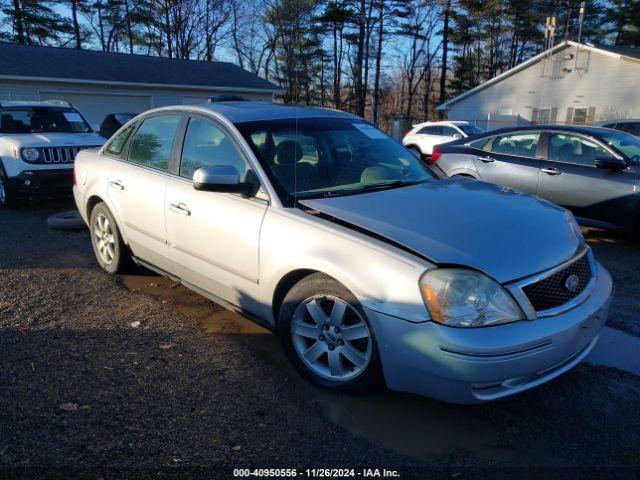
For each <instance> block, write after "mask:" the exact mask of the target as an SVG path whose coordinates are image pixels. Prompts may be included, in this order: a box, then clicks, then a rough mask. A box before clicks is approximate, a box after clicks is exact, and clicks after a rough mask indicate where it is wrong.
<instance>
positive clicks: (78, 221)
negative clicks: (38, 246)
mask: <svg viewBox="0 0 640 480" xmlns="http://www.w3.org/2000/svg"><path fill="white" fill-rule="evenodd" d="M47 227H49V228H51V229H53V230H84V229H85V228H87V224H86V223H84V220H83V219H82V217H81V216H80V213H79V212H78V211H77V210H69V211H67V212H60V213H54V214H53V215H50V216H49V218H47Z"/></svg>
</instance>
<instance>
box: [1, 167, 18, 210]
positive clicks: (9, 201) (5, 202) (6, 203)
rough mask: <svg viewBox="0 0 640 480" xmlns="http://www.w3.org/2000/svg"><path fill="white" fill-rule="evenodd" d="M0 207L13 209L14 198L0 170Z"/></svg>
mask: <svg viewBox="0 0 640 480" xmlns="http://www.w3.org/2000/svg"><path fill="white" fill-rule="evenodd" d="M0 206H3V207H13V206H15V196H14V193H13V192H12V191H11V188H10V187H9V182H7V179H6V177H5V176H4V173H3V172H2V170H1V169H0Z"/></svg>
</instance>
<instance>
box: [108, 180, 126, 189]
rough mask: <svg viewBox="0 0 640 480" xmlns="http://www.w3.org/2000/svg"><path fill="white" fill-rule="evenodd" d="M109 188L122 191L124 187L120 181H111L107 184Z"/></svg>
mask: <svg viewBox="0 0 640 480" xmlns="http://www.w3.org/2000/svg"><path fill="white" fill-rule="evenodd" d="M109 186H110V187H113V188H117V189H118V190H124V185H123V184H122V182H121V181H120V180H113V181H111V182H109Z"/></svg>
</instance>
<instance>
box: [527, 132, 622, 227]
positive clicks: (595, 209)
mask: <svg viewBox="0 0 640 480" xmlns="http://www.w3.org/2000/svg"><path fill="white" fill-rule="evenodd" d="M545 143H546V144H547V145H548V147H547V155H546V156H547V159H546V160H543V161H541V166H540V188H539V195H540V196H541V197H543V198H546V199H548V200H551V201H552V202H554V203H557V204H558V205H562V206H563V207H566V208H569V209H570V210H572V211H573V212H574V213H575V215H576V216H579V217H584V218H586V219H592V220H597V221H602V222H606V223H610V224H613V225H617V226H623V225H625V223H626V222H627V221H628V220H629V219H630V218H632V216H631V215H630V212H629V211H627V209H626V204H627V201H626V200H627V199H628V198H629V196H632V195H634V186H635V175H634V174H633V173H632V172H631V171H630V170H629V169H625V170H622V171H615V170H610V169H605V168H596V166H595V160H596V158H611V157H613V158H617V155H616V154H614V152H612V151H611V150H610V149H609V148H607V147H605V146H604V145H602V144H601V143H600V142H598V141H596V140H595V139H593V138H589V137H586V136H583V135H579V134H576V133H571V132H562V131H557V132H548V133H547V134H546V138H545Z"/></svg>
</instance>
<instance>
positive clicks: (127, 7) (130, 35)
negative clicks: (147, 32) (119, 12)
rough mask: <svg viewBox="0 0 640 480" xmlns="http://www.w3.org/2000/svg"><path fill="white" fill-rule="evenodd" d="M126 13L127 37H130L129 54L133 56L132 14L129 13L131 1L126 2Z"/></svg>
mask: <svg viewBox="0 0 640 480" xmlns="http://www.w3.org/2000/svg"><path fill="white" fill-rule="evenodd" d="M124 12H125V15H126V16H127V35H128V37H129V53H130V54H131V55H133V29H132V27H131V12H130V11H129V0H124Z"/></svg>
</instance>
